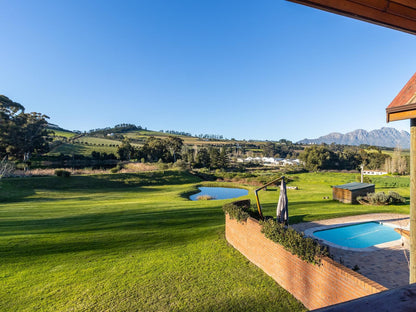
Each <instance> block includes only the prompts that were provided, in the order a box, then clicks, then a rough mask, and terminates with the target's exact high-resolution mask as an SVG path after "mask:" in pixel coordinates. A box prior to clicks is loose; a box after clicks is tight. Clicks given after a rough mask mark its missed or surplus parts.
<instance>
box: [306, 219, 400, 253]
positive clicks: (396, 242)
mask: <svg viewBox="0 0 416 312" xmlns="http://www.w3.org/2000/svg"><path fill="white" fill-rule="evenodd" d="M367 222H378V223H381V224H383V225H386V226H389V227H393V228H401V229H402V228H403V227H400V226H398V225H395V224H393V223H389V222H383V220H375V219H362V220H360V221H354V222H347V223H341V224H327V225H321V226H316V227H313V228H309V229H306V230H305V231H304V234H305V236H307V237H311V238H313V239H316V240H317V241H319V242H320V243H321V244H324V245H327V246H329V247H333V248H337V249H342V250H348V251H356V252H372V251H376V250H378V249H385V248H392V247H399V246H403V236H401V237H400V238H399V239H396V240H394V241H390V242H386V243H382V244H378V245H373V246H370V247H365V248H352V247H344V246H341V245H337V244H335V243H332V242H330V241H327V240H325V239H322V238H318V237H316V236H315V235H314V234H313V233H314V232H316V231H323V230H329V229H335V228H339V227H344V226H350V225H355V224H360V223H367Z"/></svg>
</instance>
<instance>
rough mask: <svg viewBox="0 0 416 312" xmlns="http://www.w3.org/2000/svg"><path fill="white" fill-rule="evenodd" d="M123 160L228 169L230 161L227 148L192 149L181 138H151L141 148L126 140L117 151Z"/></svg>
mask: <svg viewBox="0 0 416 312" xmlns="http://www.w3.org/2000/svg"><path fill="white" fill-rule="evenodd" d="M117 154H118V156H119V158H120V159H121V160H132V159H136V160H139V161H142V162H163V163H175V162H178V161H179V162H180V163H182V164H184V165H186V166H187V167H190V168H210V169H219V168H228V167H229V165H230V159H229V156H228V151H227V148H226V147H222V148H217V147H214V146H210V147H208V148H204V147H202V148H198V147H194V148H191V147H189V146H185V145H184V144H183V140H182V139H181V138H179V137H175V136H168V137H167V138H163V139H161V138H156V137H149V138H148V139H147V140H146V142H145V144H144V145H143V146H141V147H135V146H133V145H132V144H131V143H130V141H129V139H127V138H125V139H124V140H123V141H122V143H121V145H120V146H119V147H118V149H117Z"/></svg>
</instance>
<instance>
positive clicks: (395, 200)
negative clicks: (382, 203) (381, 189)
mask: <svg viewBox="0 0 416 312" xmlns="http://www.w3.org/2000/svg"><path fill="white" fill-rule="evenodd" d="M388 196H389V203H390V204H405V203H406V199H405V198H404V197H403V196H400V194H399V193H397V192H392V191H389V193H388Z"/></svg>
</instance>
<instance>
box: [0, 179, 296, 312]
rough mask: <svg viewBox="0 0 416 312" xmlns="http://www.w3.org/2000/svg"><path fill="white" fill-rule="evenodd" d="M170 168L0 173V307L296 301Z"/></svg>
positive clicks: (194, 306) (239, 306)
mask: <svg viewBox="0 0 416 312" xmlns="http://www.w3.org/2000/svg"><path fill="white" fill-rule="evenodd" d="M196 182H198V180H197V179H196V178H194V177H192V176H190V175H188V174H185V173H180V172H176V171H166V172H164V173H163V172H159V173H156V172H149V173H141V174H114V175H100V176H93V175H92V176H72V177H70V178H58V177H43V178H25V179H5V180H2V182H0V187H1V188H0V202H1V204H0V310H1V311H34V310H40V311H69V310H71V311H91V310H93V311H303V310H304V308H303V307H302V305H301V304H300V303H299V302H297V301H296V300H295V299H294V298H293V297H292V296H291V295H289V294H288V293H287V292H286V291H284V290H283V289H282V288H281V287H279V286H278V285H277V284H276V283H275V282H274V281H273V280H272V279H271V278H270V277H268V276H267V275H265V274H264V273H263V272H262V271H261V270H260V269H258V268H257V267H255V266H254V265H252V264H251V263H249V262H248V261H247V260H246V259H245V258H244V257H243V256H242V255H241V254H240V253H239V252H237V251H236V250H234V249H233V248H231V247H230V246H229V245H228V244H227V242H226V241H225V239H224V215H223V213H222V211H221V208H220V207H221V205H222V204H223V203H224V202H225V201H204V202H191V201H189V200H187V199H185V198H183V197H181V196H180V193H181V192H186V191H189V190H190V189H192V188H194V185H195V183H196Z"/></svg>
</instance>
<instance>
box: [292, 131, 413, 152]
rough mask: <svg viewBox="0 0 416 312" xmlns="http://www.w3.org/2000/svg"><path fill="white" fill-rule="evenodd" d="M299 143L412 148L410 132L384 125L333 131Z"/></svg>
mask: <svg viewBox="0 0 416 312" xmlns="http://www.w3.org/2000/svg"><path fill="white" fill-rule="evenodd" d="M298 143H301V144H321V143H326V144H331V143H335V144H345V145H361V144H368V145H373V146H384V147H396V146H398V145H399V146H400V147H401V148H405V149H407V148H410V133H409V132H407V131H404V130H402V131H399V130H397V129H394V128H388V127H383V128H381V129H377V130H372V131H366V130H363V129H357V130H354V131H351V132H348V133H345V134H342V133H339V132H333V133H330V134H327V135H324V136H321V137H319V138H317V139H303V140H301V141H299V142H298Z"/></svg>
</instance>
